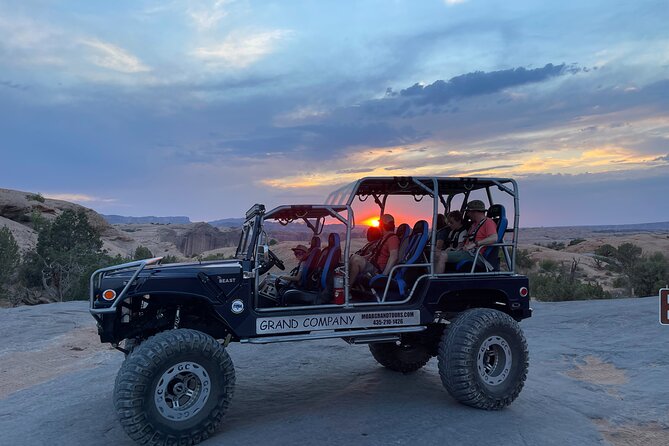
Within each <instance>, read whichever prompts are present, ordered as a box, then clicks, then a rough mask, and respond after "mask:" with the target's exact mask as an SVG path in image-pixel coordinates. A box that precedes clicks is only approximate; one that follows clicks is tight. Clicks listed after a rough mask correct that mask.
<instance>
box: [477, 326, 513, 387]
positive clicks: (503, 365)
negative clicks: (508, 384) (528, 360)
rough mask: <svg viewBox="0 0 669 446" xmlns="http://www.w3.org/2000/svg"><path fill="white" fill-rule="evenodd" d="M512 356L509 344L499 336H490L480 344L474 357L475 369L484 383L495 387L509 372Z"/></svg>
mask: <svg viewBox="0 0 669 446" xmlns="http://www.w3.org/2000/svg"><path fill="white" fill-rule="evenodd" d="M512 363H513V356H512V355H511V347H509V343H508V342H506V340H505V339H504V338H502V337H500V336H490V337H489V338H487V339H486V340H485V341H483V343H482V344H481V347H480V348H479V350H478V354H477V356H476V368H477V370H478V373H479V376H480V377H481V379H482V380H483V382H484V383H486V384H488V385H490V386H497V385H499V384H501V383H503V382H504V380H505V379H506V378H507V377H508V376H509V373H510V372H511V365H512Z"/></svg>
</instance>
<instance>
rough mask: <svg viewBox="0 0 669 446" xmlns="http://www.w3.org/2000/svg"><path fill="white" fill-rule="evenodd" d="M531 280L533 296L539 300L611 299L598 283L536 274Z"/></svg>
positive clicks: (562, 275) (530, 276) (531, 275)
mask: <svg viewBox="0 0 669 446" xmlns="http://www.w3.org/2000/svg"><path fill="white" fill-rule="evenodd" d="M529 280H530V289H531V290H532V296H533V297H534V298H535V299H537V300H542V301H547V302H557V301H566V300H586V299H608V298H610V297H611V294H610V293H609V292H607V291H604V289H603V288H602V286H601V285H599V284H598V283H595V282H583V281H581V280H579V279H574V280H570V279H569V276H568V275H565V274H557V275H555V274H542V273H534V274H530V275H529Z"/></svg>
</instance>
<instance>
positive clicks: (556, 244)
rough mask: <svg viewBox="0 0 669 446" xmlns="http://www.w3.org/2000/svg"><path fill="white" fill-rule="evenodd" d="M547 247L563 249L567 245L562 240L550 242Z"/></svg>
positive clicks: (557, 249)
mask: <svg viewBox="0 0 669 446" xmlns="http://www.w3.org/2000/svg"><path fill="white" fill-rule="evenodd" d="M546 248H549V249H554V250H556V251H562V250H563V249H564V248H565V246H564V243H562V242H550V243H549V244H547V245H546Z"/></svg>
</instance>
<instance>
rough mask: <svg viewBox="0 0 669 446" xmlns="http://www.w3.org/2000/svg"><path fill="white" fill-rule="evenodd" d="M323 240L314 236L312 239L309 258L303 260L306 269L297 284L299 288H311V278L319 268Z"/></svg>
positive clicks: (303, 269)
mask: <svg viewBox="0 0 669 446" xmlns="http://www.w3.org/2000/svg"><path fill="white" fill-rule="evenodd" d="M320 247H321V238H320V237H318V236H314V237H312V238H311V244H310V248H309V252H308V253H307V257H306V258H305V259H304V260H303V262H304V265H305V267H304V268H302V273H301V274H300V279H299V280H298V282H297V287H298V288H301V289H308V288H309V285H310V284H309V278H310V277H311V276H312V274H313V273H314V271H315V270H316V268H317V267H318V259H320V256H321V250H320Z"/></svg>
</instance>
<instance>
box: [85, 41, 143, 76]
mask: <svg viewBox="0 0 669 446" xmlns="http://www.w3.org/2000/svg"><path fill="white" fill-rule="evenodd" d="M81 43H82V44H83V45H86V46H88V47H89V48H91V49H93V53H92V54H91V56H90V61H91V62H92V63H93V64H95V65H97V66H99V67H102V68H107V69H110V70H113V71H118V72H121V73H142V72H146V71H150V70H151V68H149V67H148V66H146V65H144V63H142V61H141V60H139V59H138V58H137V57H136V56H133V55H132V54H130V53H129V52H127V51H126V50H124V49H123V48H121V47H118V46H116V45H113V44H111V43H107V42H103V41H101V40H97V39H87V40H82V41H81Z"/></svg>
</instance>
